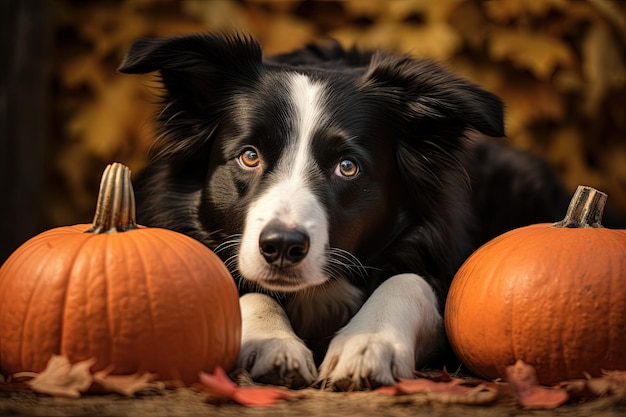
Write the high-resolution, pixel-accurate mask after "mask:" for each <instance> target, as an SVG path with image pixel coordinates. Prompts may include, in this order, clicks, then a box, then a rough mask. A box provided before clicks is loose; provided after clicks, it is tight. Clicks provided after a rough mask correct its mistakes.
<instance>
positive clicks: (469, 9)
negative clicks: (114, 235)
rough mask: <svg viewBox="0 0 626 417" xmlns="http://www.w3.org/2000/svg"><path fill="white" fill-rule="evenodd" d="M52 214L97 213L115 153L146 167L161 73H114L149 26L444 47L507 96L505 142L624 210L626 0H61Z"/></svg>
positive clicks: (460, 66) (273, 41) (267, 47)
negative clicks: (104, 176) (106, 169)
mask: <svg viewBox="0 0 626 417" xmlns="http://www.w3.org/2000/svg"><path fill="white" fill-rule="evenodd" d="M55 6H56V11H55V16H56V32H55V33H56V35H55V45H56V51H57V54H56V56H57V59H56V62H55V73H54V96H53V98H52V100H53V104H54V106H53V108H54V116H55V121H56V123H55V124H54V126H53V128H52V129H53V137H54V138H55V140H54V143H53V148H54V149H55V150H56V151H55V153H54V154H53V155H51V157H52V158H53V161H54V162H53V164H52V168H51V170H52V172H50V175H49V177H48V180H47V181H48V184H47V187H46V189H47V195H46V201H47V203H46V207H47V215H48V222H49V223H50V225H51V226H54V225H61V224H70V223H77V222H79V221H88V220H90V218H91V216H92V211H93V207H94V205H95V195H96V192H97V188H98V181H99V177H100V174H101V172H102V170H103V169H104V166H105V165H106V164H108V163H110V162H111V161H120V162H124V163H125V164H127V165H129V166H130V167H131V168H132V169H133V171H134V172H135V173H137V172H138V171H139V170H140V169H141V168H142V167H143V166H144V165H145V162H146V154H147V151H148V148H149V147H150V143H151V141H152V138H153V135H154V129H155V127H154V125H153V117H154V115H155V112H156V111H157V107H158V106H157V105H156V103H157V102H158V90H157V89H156V85H155V84H154V77H152V76H146V77H143V78H140V77H131V76H124V75H120V74H117V72H116V67H117V65H118V64H119V62H120V61H121V59H122V58H123V56H124V53H125V51H126V50H127V49H128V47H129V46H130V45H131V43H132V42H133V41H134V40H135V39H137V38H139V37H144V36H172V35H180V34H183V33H187V32H198V31H226V32H229V31H230V32H232V31H243V32H248V33H251V34H252V35H254V36H255V37H256V38H257V39H258V40H259V41H260V42H261V43H262V45H263V46H264V51H265V53H266V54H268V55H269V54H274V53H279V52H286V51H289V50H291V49H294V48H297V47H300V46H303V45H304V44H306V43H308V42H312V41H316V40H325V39H328V38H329V37H332V38H335V39H337V40H339V41H340V42H341V43H343V44H344V45H347V46H350V45H352V44H356V45H358V46H360V47H362V48H377V47H382V48H387V49H391V50H393V51H396V52H401V53H410V54H412V55H414V56H416V57H428V58H434V59H436V60H438V61H440V62H442V63H443V64H444V65H446V66H447V67H448V68H450V69H451V70H453V71H456V72H458V73H460V74H462V75H464V76H466V77H468V78H470V79H472V80H474V81H476V82H478V83H480V84H481V85H483V86H484V87H485V88H487V89H489V90H491V91H493V92H495V93H496V94H499V95H500V96H501V97H502V98H503V99H504V101H505V103H506V107H507V120H506V122H507V133H508V138H507V140H508V141H510V142H511V143H512V144H513V145H514V146H517V147H519V148H522V149H526V150H529V151H531V152H533V153H535V154H538V155H541V156H543V157H545V158H547V159H548V160H549V161H550V162H551V163H552V165H553V166H554V167H555V168H556V169H557V172H558V174H559V175H560V177H561V178H562V179H563V181H564V182H565V183H566V184H567V185H568V186H569V187H570V188H572V189H573V188H574V187H575V186H576V185H578V184H586V185H591V186H594V187H598V188H600V189H602V190H603V191H606V192H608V194H609V201H610V202H611V203H612V204H613V205H614V206H617V207H618V208H619V209H621V211H622V212H624V213H626V109H625V105H626V2H621V1H614V0H486V1H480V0H437V1H434V0H346V1H276V0H273V1H270V0H185V1H173V0H118V1H107V2H100V1H87V0H84V1H71V0H57V1H56V2H55Z"/></svg>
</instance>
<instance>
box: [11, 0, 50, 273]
mask: <svg viewBox="0 0 626 417" xmlns="http://www.w3.org/2000/svg"><path fill="white" fill-rule="evenodd" d="M51 12H52V10H51V7H50V6H49V2H48V1H47V0H2V1H0V16H1V19H2V23H1V24H0V33H1V36H0V54H1V55H0V263H2V262H4V260H5V259H6V258H7V257H8V256H9V255H10V254H11V252H12V251H13V250H15V249H16V248H17V247H18V246H19V245H20V244H21V243H23V242H24V241H25V240H27V239H28V238H30V237H31V236H33V235H35V234H37V233H38V232H40V231H41V230H40V229H41V227H42V222H41V214H42V189H41V184H42V173H43V169H44V147H45V144H46V140H45V138H46V133H47V131H48V111H47V107H48V88H49V85H50V83H49V75H50V54H49V50H50V45H52V43H51V32H50V28H51V25H50V21H51V16H50V14H51Z"/></svg>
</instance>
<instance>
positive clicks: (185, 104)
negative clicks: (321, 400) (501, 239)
mask: <svg viewBox="0 0 626 417" xmlns="http://www.w3.org/2000/svg"><path fill="white" fill-rule="evenodd" d="M119 70H120V71H121V72H123V73H132V74H137V73H151V72H155V71H158V72H159V80H160V82H161V83H162V86H163V95H162V99H163V100H162V109H161V112H160V115H159V118H158V120H159V122H160V129H161V130H160V136H159V137H158V139H157V140H156V142H155V146H154V149H153V152H152V155H151V158H150V163H149V165H148V167H147V168H146V170H145V171H144V172H143V173H142V175H141V177H142V179H141V180H140V181H139V182H138V216H139V220H140V222H141V223H142V224H145V225H148V226H157V227H164V228H169V229H173V230H176V231H178V232H182V233H185V234H187V235H189V236H191V237H193V238H195V239H197V240H199V241H200V242H202V243H204V244H205V245H206V246H208V247H209V248H211V249H213V250H214V251H215V252H216V253H217V254H218V255H219V256H220V257H221V259H222V260H223V261H224V263H225V264H226V265H227V266H228V267H229V269H230V271H231V272H232V274H233V277H234V279H235V280H236V282H237V285H238V288H239V290H240V293H241V298H240V303H241V310H242V316H243V330H242V345H241V353H240V356H239V360H238V366H240V367H242V368H245V369H247V370H248V371H249V372H250V374H251V376H252V377H253V378H254V379H255V380H257V381H261V382H267V383H273V384H282V385H287V386H290V387H301V386H307V385H310V384H312V383H314V382H316V381H319V382H320V383H322V384H323V385H324V386H327V387H329V386H332V387H335V388H338V389H363V388H368V387H372V386H377V385H381V384H391V383H393V382H394V380H395V379H397V378H398V377H405V378H407V377H411V376H412V372H413V370H414V369H416V367H421V366H424V365H425V364H426V363H427V361H429V360H430V359H431V358H433V355H434V354H436V353H437V352H441V351H442V349H443V348H444V347H445V335H444V331H443V318H442V314H443V306H444V302H445V299H446V292H447V289H448V287H449V284H450V281H451V279H452V277H453V276H454V273H455V271H456V270H457V268H458V267H459V266H460V264H461V263H462V262H463V261H464V260H465V258H466V257H467V256H468V255H469V254H470V253H471V252H472V251H473V250H474V249H476V248H477V247H478V246H479V245H480V244H482V243H484V242H485V241H486V240H487V239H489V238H491V237H493V236H495V235H497V234H499V233H502V232H504V231H506V230H509V229H512V228H514V227H517V226H521V225H525V224H529V223H534V222H538V221H556V220H558V219H559V217H560V216H561V214H562V213H564V212H565V211H564V208H563V203H564V202H566V200H564V199H563V198H562V194H561V189H560V187H559V186H558V185H556V181H555V180H554V178H553V176H551V174H550V172H549V170H548V168H547V167H546V166H545V165H544V164H543V163H541V162H540V161H538V160H536V159H534V158H532V157H530V156H529V155H526V154H523V153H521V152H519V151H515V150H513V149H511V148H509V147H507V146H506V145H505V144H503V143H502V141H501V140H500V139H498V138H500V137H503V136H504V122H503V105H502V102H501V101H500V99H498V98H497V97H496V96H495V95H493V94H491V93H489V92H487V91H484V90H483V89H481V88H480V87H479V86H477V85H475V84H473V83H471V82H469V81H467V80H464V79H462V78H459V77H457V76H455V75H453V74H451V73H449V72H447V71H446V70H444V69H443V68H441V67H440V66H438V65H437V64H435V63H433V62H430V61H423V60H416V59H412V58H411V57H409V56H402V55H393V54H389V53H385V52H381V51H370V52H362V51H359V50H357V49H355V48H352V49H344V48H342V47H341V46H340V45H339V44H337V43H330V44H325V45H310V46H308V47H306V48H304V49H301V50H298V51H295V52H293V53H289V54H284V55H280V56H276V57H271V58H263V56H262V51H261V47H260V46H259V44H258V43H257V42H256V41H255V40H253V39H252V38H250V37H247V36H244V35H214V34H194V35H186V36H181V37H175V38H163V39H140V40H138V41H136V43H135V44H134V45H133V46H132V47H131V49H130V50H129V52H128V54H127V56H126V57H125V59H124V61H123V63H122V64H121V66H120V68H119Z"/></svg>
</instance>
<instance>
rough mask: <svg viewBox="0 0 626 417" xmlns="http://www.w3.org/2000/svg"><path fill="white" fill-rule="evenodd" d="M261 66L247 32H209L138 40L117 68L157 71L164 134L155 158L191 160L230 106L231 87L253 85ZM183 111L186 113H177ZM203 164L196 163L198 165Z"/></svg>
mask: <svg viewBox="0 0 626 417" xmlns="http://www.w3.org/2000/svg"><path fill="white" fill-rule="evenodd" d="M262 68H263V64H262V53H261V47H260V46H259V44H258V43H257V42H256V41H254V40H253V39H252V38H250V37H244V36H239V35H233V36H220V35H213V34H201V35H200V34H198V35H185V36H181V37H174V38H161V39H140V40H138V41H136V42H135V43H134V44H133V45H132V47H131V48H130V50H129V51H128V53H127V55H126V57H125V58H124V60H123V62H122V64H121V65H120V67H119V68H118V70H119V71H120V72H123V73H127V74H144V73H150V72H154V71H158V72H159V76H160V81H161V83H162V85H163V87H164V95H163V97H162V105H163V108H162V111H161V112H160V113H159V118H158V120H159V121H160V122H161V123H160V129H161V132H162V134H161V135H159V138H158V139H157V140H156V142H155V146H154V147H153V149H152V157H153V158H154V159H160V158H167V159H171V160H176V161H182V162H181V165H184V166H187V165H189V161H190V160H193V159H194V158H200V156H199V155H204V154H205V153H202V152H198V150H199V149H200V148H201V147H202V146H204V145H205V144H207V143H208V142H209V141H210V140H211V138H212V137H213V132H214V131H215V130H216V128H217V125H218V124H219V121H220V119H221V117H222V115H223V114H224V113H225V112H229V111H232V109H231V107H230V106H231V100H230V98H231V97H232V94H233V91H241V90H243V89H246V88H247V87H250V86H253V85H254V84H255V82H256V81H257V80H258V78H259V77H260V75H261V72H262ZM181 114H184V115H185V116H184V117H178V116H179V115H181ZM202 164H203V163H198V165H202Z"/></svg>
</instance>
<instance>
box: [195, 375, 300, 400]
mask: <svg viewBox="0 0 626 417" xmlns="http://www.w3.org/2000/svg"><path fill="white" fill-rule="evenodd" d="M199 377H200V383H201V386H200V389H202V390H203V391H204V392H206V393H207V394H209V395H210V396H212V397H215V398H217V399H220V400H230V401H234V402H236V403H238V404H241V405H246V406H251V407H271V406H273V405H276V403H277V402H278V401H280V400H288V399H291V398H292V395H291V394H290V393H289V392H288V391H287V390H286V389H284V388H279V387H269V386H250V387H240V386H238V385H237V384H235V383H234V382H233V381H231V380H230V378H228V376H227V375H226V372H224V370H223V369H222V368H220V367H219V366H218V367H217V368H215V371H214V372H213V374H207V373H205V372H200V374H199Z"/></svg>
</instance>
